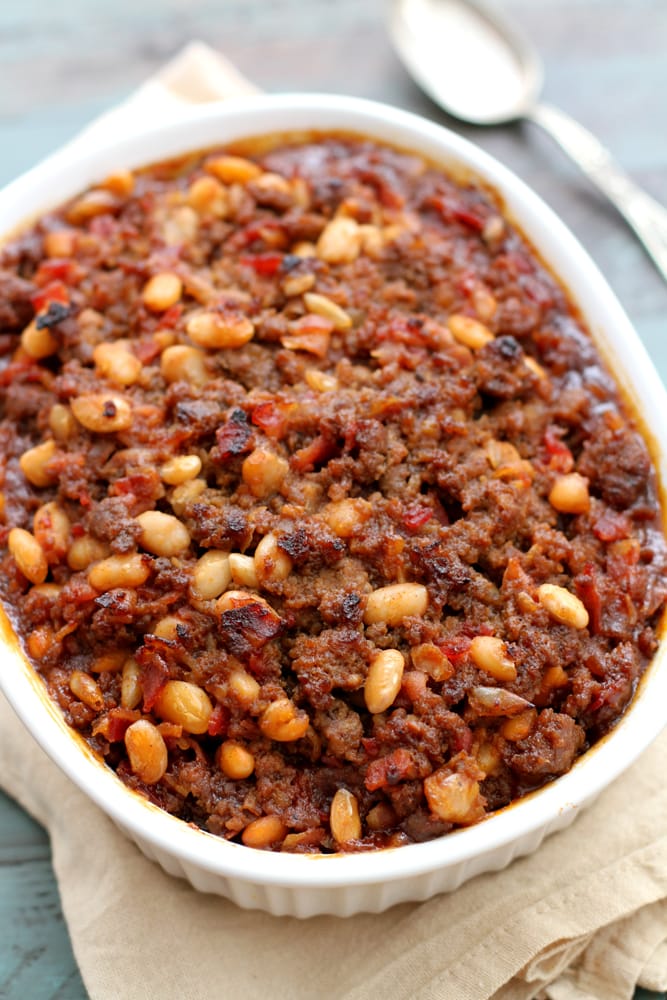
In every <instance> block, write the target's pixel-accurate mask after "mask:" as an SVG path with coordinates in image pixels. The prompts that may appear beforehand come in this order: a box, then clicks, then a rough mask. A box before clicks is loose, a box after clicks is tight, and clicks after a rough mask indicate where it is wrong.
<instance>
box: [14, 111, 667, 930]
mask: <svg viewBox="0 0 667 1000" xmlns="http://www.w3.org/2000/svg"><path fill="white" fill-rule="evenodd" d="M301 129H303V130H311V129H316V130H318V131H327V130H346V131H352V132H357V133H361V134H364V135H368V136H372V137H375V138H378V139H382V140H386V141H388V142H390V143H393V144H395V145H398V146H400V147H402V148H405V149H411V150H415V151H417V152H419V153H421V154H423V155H425V156H426V157H428V158H430V159H433V160H435V161H438V162H441V163H442V164H443V165H445V166H449V167H451V168H453V169H454V170H456V171H458V172H460V171H461V170H463V171H464V172H465V171H472V173H473V174H475V175H476V176H478V177H481V178H482V179H484V180H485V181H487V182H488V183H490V185H491V186H492V187H493V188H495V189H496V191H497V192H498V193H499V194H500V195H501V197H502V198H503V200H504V202H505V204H506V206H507V212H508V214H509V215H510V217H511V218H512V219H514V220H515V221H517V222H518V223H519V225H520V227H521V228H522V229H523V231H524V232H525V233H526V234H527V235H528V237H529V238H530V239H531V241H532V242H533V243H534V245H535V247H536V248H537V249H538V251H539V252H540V254H541V255H542V256H543V258H544V260H545V261H546V262H547V263H548V264H549V265H550V266H551V268H552V269H553V271H554V272H555V273H556V274H557V275H558V276H559V277H560V279H561V280H562V281H563V282H564V284H565V285H566V286H567V288H568V289H569V290H570V292H571V294H572V297H573V299H574V300H575V302H576V303H577V304H578V306H579V308H580V309H581V312H582V315H583V317H584V318H585V320H586V322H587V323H588V325H589V328H590V329H591V331H592V333H593V335H594V337H595V339H596V341H597V344H598V347H599V348H600V350H601V352H602V354H603V356H604V357H605V358H606V359H607V361H608V363H609V364H610V366H611V367H612V369H613V371H614V373H615V375H616V377H617V380H618V381H619V383H620V384H621V386H622V388H623V390H624V392H625V393H626V394H627V396H628V397H629V398H630V400H631V403H632V405H633V407H634V408H635V409H636V411H637V412H638V413H639V415H640V418H641V419H642V420H643V421H644V422H645V426H646V427H647V428H649V434H650V437H649V443H650V446H651V450H652V452H653V457H654V460H655V461H656V464H657V466H658V473H659V476H660V480H661V482H662V483H665V482H666V481H667V476H666V472H667V469H666V463H667V423H666V422H665V421H664V419H662V415H664V413H666V412H667V395H666V394H665V391H664V388H663V386H662V384H661V382H660V380H659V378H658V376H657V374H656V372H655V370H654V368H653V367H652V365H651V362H650V360H649V358H648V356H647V354H646V352H645V350H644V348H643V346H642V344H641V343H640V341H639V339H638V337H637V335H636V333H635V331H634V330H633V328H632V326H631V325H630V323H629V321H628V319H627V317H626V316H625V314H624V313H623V310H622V309H621V307H620V305H619V303H618V301H617V300H616V298H615V297H614V295H613V293H612V292H611V290H610V289H609V287H608V285H607V284H606V282H605V281H604V279H603V278H602V276H601V274H600V273H599V271H598V270H597V268H596V267H595V265H594V264H593V263H592V261H591V260H590V258H589V257H588V256H587V254H586V253H585V252H584V250H583V249H582V247H581V246H580V244H579V243H578V242H577V241H576V239H575V238H574V237H573V236H572V234H571V233H570V232H569V231H568V230H567V229H566V228H565V226H564V225H563V223H562V222H561V221H560V219H558V218H557V217H556V216H555V215H554V213H553V212H552V211H551V210H550V209H549V208H548V207H547V206H546V205H545V204H544V202H542V201H541V200H540V199H539V198H538V197H537V195H535V194H534V193H533V192H532V191H531V190H530V189H529V188H527V187H526V186H525V185H524V184H523V183H522V182H521V181H520V180H519V179H518V178H517V177H515V176H514V175H513V174H512V173H510V172H509V171H508V170H507V169H506V168H505V167H503V166H502V165H501V164H500V163H498V162H497V161H496V160H494V159H492V158H491V157H490V156H488V155H487V154H485V153H484V152H482V151H481V150H479V149H478V148H476V147H475V146H473V145H471V144H470V143H468V142H466V141H465V140H463V139H461V138H460V137H459V136H457V135H455V134H453V133H451V132H449V131H447V130H446V129H444V128H441V127H439V126H437V125H434V124H432V123H430V122H427V121H425V120H423V119H421V118H418V117H416V116H414V115H410V114H407V113H406V112H403V111H399V110H396V109H394V108H391V107H387V106H384V105H381V104H375V103H371V102H368V101H362V100H357V99H353V98H348V97H335V96H329V95H326V96H321V95H287V96H278V97H269V96H259V97H252V98H243V99H239V100H234V101H226V102H224V103H220V104H212V105H207V106H203V107H197V108H194V109H192V110H188V111H187V112H185V113H182V114H180V115H178V116H174V119H173V121H171V122H170V123H169V124H167V125H162V126H160V127H157V128H153V129H151V128H150V126H149V124H147V128H146V130H145V131H144V132H142V133H141V134H136V135H131V136H127V137H125V138H124V139H123V140H122V141H119V142H114V143H113V144H110V145H107V146H99V147H98V148H95V149H93V150H92V151H89V152H81V151H78V150H77V149H76V148H72V149H69V150H68V149H65V150H63V151H62V152H60V153H58V154H56V155H55V156H53V157H51V158H50V159H48V160H46V161H45V162H44V163H42V164H40V165H39V166H37V167H35V168H34V169H33V170H31V171H29V172H28V173H27V174H25V175H24V176H23V177H21V178H19V179H18V180H16V181H15V182H14V183H12V184H10V185H9V186H8V187H7V188H5V190H4V191H2V192H0V234H11V232H12V231H13V230H16V228H18V227H20V226H21V225H22V224H25V223H27V222H29V221H30V220H31V219H33V218H34V217H35V216H37V215H39V214H41V213H42V212H44V211H45V210H47V209H49V208H52V207H54V206H55V205H57V204H58V203H60V202H62V201H63V200H65V199H67V198H69V197H71V196H72V195H74V194H75V193H77V192H78V191H80V190H81V189H83V188H85V187H86V186H87V185H89V184H90V183H92V182H94V181H97V180H99V179H100V178H102V177H104V176H105V175H107V174H109V173H110V172H111V171H112V170H114V169H116V168H120V167H136V166H139V165H142V164H147V163H150V162H154V161H157V160H160V159H163V158H165V157H168V156H172V155H175V154H178V153H181V152H185V151H186V150H189V149H198V148H202V147H206V146H211V145H214V144H219V143H224V142H227V141H231V140H235V139H240V138H244V137H249V136H257V135H261V134H266V133H275V132H281V131H295V130H301ZM1 618H2V620H1V621H0V626H2V627H1V628H0V633H1V634H0V683H1V686H2V689H3V690H4V692H5V694H6V695H7V698H8V699H9V701H10V702H11V703H12V705H13V706H14V709H15V710H16V712H17V713H18V715H19V716H20V717H21V719H22V720H23V722H24V723H25V725H26V727H27V728H28V729H29V730H30V732H31V733H32V735H33V736H34V737H35V739H36V740H37V741H38V742H39V743H40V744H41V746H42V747H43V748H44V750H45V751H46V752H47V753H48V754H49V756H50V757H51V758H52V759H53V760H54V761H55V762H56V763H57V764H58V765H59V766H60V767H61V768H62V770H63V771H64V772H65V773H66V774H67V775H69V777H70V778H71V779H72V781H74V782H75V783H76V784H77V785H78V786H79V787H80V788H81V789H82V790H83V791H84V792H85V793H86V794H87V795H89V796H90V798H91V799H93V800H94V801H95V802H96V803H97V804H98V805H99V806H100V808H101V809H103V810H104V811H105V812H106V813H107V814H108V815H109V816H110V817H111V818H112V819H113V820H114V821H115V822H116V823H117V824H118V826H119V827H121V828H122V829H123V830H124V831H125V832H126V833H127V834H128V836H130V837H131V838H132V839H133V840H134V841H135V842H136V843H137V844H138V845H139V847H140V848H141V850H142V851H143V852H144V853H145V854H146V855H147V856H148V857H150V858H153V859H154V860H155V861H157V862H159V863H160V864H161V865H162V866H163V867H164V868H165V869H166V870H167V871H168V872H170V873H171V874H173V875H178V876H181V877H185V878H187V879H188V880H189V881H190V882H191V883H192V885H193V886H194V887H195V888H196V889H199V890H201V891H203V892H212V893H218V894H220V895H223V896H227V897H229V898H230V899H232V900H234V901H235V902H236V903H238V904H239V905H240V906H244V907H259V908H261V909H265V910H268V911H269V912H271V913H274V914H291V915H294V916H299V917H308V916H311V915H314V914H318V913H329V914H336V915H338V916H346V915H349V914H353V913H356V912H358V911H361V910H370V911H380V910H383V909H385V908H386V907H389V906H392V905H393V904H395V903H400V902H405V901H408V900H420V899H426V898H428V897H430V896H432V895H434V894H435V893H438V892H443V891H447V890H451V889H455V888H456V887H457V886H459V885H460V884H461V883H462V882H464V881H465V880H466V879H469V878H471V877H472V876H473V875H477V874H479V873H480V872H484V871H489V870H492V869H498V868H502V867H504V866H505V865H507V864H508V863H509V862H510V861H512V860H513V859H514V858H516V857H517V856H519V855H522V854H527V853H529V852H530V851H533V850H534V849H535V848H537V847H538V846H539V844H540V843H541V841H542V840H543V838H544V837H545V836H547V835H548V834H550V833H553V832H554V831H556V830H559V829H561V828H563V827H565V826H567V825H568V824H569V823H571V822H572V820H573V819H574V817H575V816H576V814H577V812H578V810H579V809H581V808H582V807H583V806H585V805H586V804H587V803H589V802H591V801H592V800H593V799H594V798H595V796H596V795H597V794H598V793H599V792H600V791H601V790H602V789H603V788H604V787H605V786H606V785H607V784H609V783H610V782H611V781H612V780H613V779H614V778H615V777H617V776H618V775H619V774H620V773H621V772H622V771H623V770H624V769H625V768H626V767H628V766H629V765H630V764H631V763H632V762H633V761H634V760H635V759H636V758H637V757H638V756H639V754H640V753H641V751H642V750H644V749H645V748H646V747H647V746H648V744H649V743H650V742H651V741H652V740H653V739H654V738H655V737H656V736H657V734H658V733H659V731H660V730H661V729H662V727H663V725H664V724H665V721H666V720H667V712H666V711H665V709H664V706H665V704H667V662H666V658H667V653H666V650H665V642H664V641H663V642H662V644H661V647H660V649H659V651H658V653H657V655H656V657H655V659H654V661H653V663H652V665H651V667H650V668H649V670H648V671H647V673H646V675H645V677H644V680H643V681H642V684H641V685H640V688H639V690H638V692H637V695H636V697H635V699H634V701H633V703H632V705H631V707H630V708H629V710H628V711H627V713H626V714H625V716H624V717H623V719H622V720H621V721H620V723H619V724H618V725H617V726H616V728H615V729H614V731H613V732H612V733H611V734H610V735H609V736H608V737H607V738H606V739H605V740H603V741H602V742H601V743H600V744H598V745H597V746H596V747H595V748H594V749H593V750H592V751H590V752H589V753H587V754H586V755H584V756H583V757H582V758H581V759H580V760H579V761H578V762H577V763H576V764H575V766H574V767H573V769H572V770H571V771H570V773H568V774H567V775H565V776H563V777H561V778H559V779H558V780H557V781H555V782H553V783H552V784H550V785H548V786H546V787H544V788H542V789H541V790H540V791H538V792H536V793H534V794H532V795H531V796H528V797H527V798H526V799H524V800H522V801H520V802H518V803H517V804H515V805H513V806H511V807H509V808H507V809H504V810H502V811H501V812H499V813H497V814H496V815H494V816H492V817H490V818H489V819H487V820H485V821H484V822H482V823H480V824H479V825H477V826H473V827H470V828H468V829H464V830H459V831H457V832H455V833H452V834H449V835H448V836H446V837H443V838H440V839H438V840H433V841H430V842H428V843H424V844H415V845H412V846H408V847H401V848H398V849H393V850H387V851H378V852H375V853H370V854H368V853H365V854H361V855H338V856H329V857H323V856H307V855H306V856H300V855H290V854H272V853H265V852H261V851H256V850H252V849H250V848H247V847H243V846H239V845H237V844H232V843H228V842H226V841H224V840H222V839H220V838H218V837H214V836H212V835H210V834H207V833H204V832H202V831H200V830H196V829H193V828H191V827H190V826H188V825H187V824H186V823H183V822H182V821H180V820H178V819H175V818H173V817H171V816H169V815H168V814H167V813H165V812H162V811H161V810H160V809H157V808H156V807H154V806H152V805H150V804H149V803H147V802H146V801H145V800H144V799H142V798H141V797H140V796H138V795H136V794H135V793H133V792H132V791H130V790H128V789H127V788H126V787H125V785H123V784H122V782H121V781H120V780H119V779H117V778H116V776H115V775H114V774H113V772H112V771H111V770H109V769H108V768H107V767H106V766H105V765H104V764H102V763H100V762H99V761H98V760H97V759H96V758H95V757H94V755H93V754H92V753H91V752H90V751H89V750H88V748H87V747H86V745H85V744H84V743H83V741H82V740H81V739H80V738H78V737H77V736H76V735H73V733H72V732H71V731H70V730H69V729H68V727H67V726H66V725H65V723H64V721H63V720H62V718H61V716H60V714H59V711H58V709H57V708H56V707H55V706H54V705H52V704H51V702H50V701H49V699H48V697H47V696H46V694H45V691H44V688H43V685H42V683H41V681H40V680H39V678H38V677H37V676H36V674H35V673H34V671H33V670H32V668H31V667H30V666H29V664H28V663H27V661H26V660H25V657H24V656H23V654H22V653H21V651H20V648H19V645H18V642H17V640H16V637H15V636H14V634H13V633H12V631H11V628H10V626H9V624H8V622H7V621H6V619H5V618H4V615H2V616H1ZM110 860H111V859H110Z"/></svg>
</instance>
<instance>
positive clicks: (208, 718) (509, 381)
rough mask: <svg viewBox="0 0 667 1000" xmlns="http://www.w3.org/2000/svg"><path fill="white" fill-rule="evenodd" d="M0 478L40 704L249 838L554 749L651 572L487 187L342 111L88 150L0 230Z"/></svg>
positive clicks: (371, 830)
mask: <svg viewBox="0 0 667 1000" xmlns="http://www.w3.org/2000/svg"><path fill="white" fill-rule="evenodd" d="M258 149H261V151H260V152H257V150H258ZM253 150H255V151H254V152H253ZM0 491H1V492H0V514H1V522H2V523H1V524H0V544H1V545H2V550H1V551H2V556H1V570H2V572H1V574H0V593H1V595H2V598H3V601H4V605H5V607H6V609H7V612H8V614H9V615H10V617H11V619H12V620H13V622H14V624H15V626H16V629H17V631H18V632H19V634H20V635H21V636H23V637H24V642H25V648H26V651H27V654H28V656H29V657H30V659H31V660H32V662H33V663H34V665H35V667H36V669H37V670H38V671H39V673H40V674H41V676H42V678H43V679H44V682H45V684H46V686H47V688H48V691H49V693H50V695H51V696H52V698H53V699H54V700H55V701H56V702H57V703H58V705H59V706H60V708H61V709H62V711H63V714H64V716H65V718H66V720H67V722H68V723H69V724H70V725H71V726H72V727H74V728H75V729H76V730H78V731H79V732H80V733H81V734H82V735H83V736H84V737H85V738H86V740H87V741H88V743H89V744H90V746H91V747H92V748H93V749H94V750H95V751H96V752H97V753H98V754H99V755H100V757H101V758H102V759H103V760H105V761H106V763H107V764H108V765H109V766H110V767H112V768H113V769H114V770H115V771H116V772H117V774H118V775H119V777H120V778H121V779H122V780H123V781H124V782H126V784H127V785H129V786H130V787H131V788H133V789H135V790H136V791H137V792H139V793H140V794H142V795H144V796H147V797H148V798H150V799H151V800H152V801H154V802H156V803H157V804H159V805H160V806H162V807H163V808H164V809H166V810H168V811H169V812H171V813H173V814H175V815H177V816H180V817H181V818H183V819H184V820H186V821H187V822H191V823H195V824H198V825H200V826H201V827H203V828H204V829H207V830H209V831H211V832H213V833H215V834H218V835H220V836H221V837H225V838H228V839H238V840H239V841H241V842H243V843H245V844H246V845H248V846H251V847H261V848H266V849H272V850H285V851H294V852H302V853H312V852H325V853H327V852H331V851H335V850H343V851H360V850H368V849H372V848H379V847H386V846H398V845H401V844H406V843H411V842H418V841H422V840H426V839H429V838H432V837H437V836H441V835H442V834H445V833H447V832H448V831H449V830H451V829H452V828H455V827H458V826H465V825H469V824H471V823H475V822H478V821H479V820H481V819H483V818H484V816H486V815H488V813H490V812H492V811H493V810H496V809H498V808H501V807H503V806H505V805H508V804H509V803H511V802H513V801H514V800H515V799H517V798H518V797H520V796H521V795H522V794H524V793H525V792H527V791H529V790H532V789H534V788H537V787H539V786H540V785H542V784H544V783H545V782H546V781H550V780H552V779H554V778H556V777H558V775H561V774H564V773H565V772H566V771H568V770H569V768H570V767H571V766H572V765H573V763H574V762H575V760H576V758H577V757H578V756H579V755H580V754H581V753H582V752H584V751H585V750H586V749H587V748H588V747H590V746H591V745H592V744H593V743H594V742H595V741H596V740H598V739H599V738H600V736H602V735H603V734H604V733H606V732H607V731H608V730H609V729H610V728H611V727H612V726H613V725H614V723H615V722H616V721H617V720H618V718H619V716H620V715H621V714H622V713H623V711H624V709H625V707H626V706H627V704H628V702H629V700H630V699H631V697H632V695H633V691H634V689H635V687H636V684H637V682H638V680H639V678H640V676H641V674H642V672H643V671H644V669H645V668H646V665H647V663H648V662H649V660H650V658H651V656H652V654H653V652H654V650H655V648H656V643H657V640H656V629H657V626H658V622H659V618H660V615H661V613H662V609H663V606H664V603H665V598H666V596H667V583H666V576H665V566H666V548H665V541H664V536H663V531H662V528H661V515H660V508H659V504H658V499H657V488H656V478H655V472H654V469H653V466H652V463H651V460H650V456H649V453H648V450H647V447H646V444H645V442H644V440H643V438H642V436H641V434H640V433H639V432H638V430H637V428H636V426H635V424H634V423H633V419H632V415H631V414H630V413H629V412H628V410H627V408H626V407H625V406H624V404H623V403H622V402H621V400H620V398H619V395H618V392H617V390H616V388H615V385H614V383H613V380H612V379H611V378H610V376H609V374H608V373H607V372H606V371H605V370H604V368H603V366H602V363H601V361H600V358H599V357H598V354H597V352H596V349H595V347H594V345H593V343H592V341H591V339H590V337H589V336H588V333H587V332H586V330H585V329H584V327H583V326H582V324H581V322H580V321H579V319H578V317H577V315H576V312H575V310H574V309H573V307H572V305H571V304H570V302H569V301H568V299H567V296H566V295H565V293H564V292H563V290H562V289H561V288H560V286H559V285H558V284H557V283H556V282H555V281H554V279H553V278H552V277H551V276H550V275H549V273H548V272H547V271H546V270H545V269H544V268H543V267H542V266H541V264H540V263H539V260H538V259H537V256H536V254H535V253H534V252H533V251H532V249H531V248H530V246H529V245H528V244H527V242H526V241H525V240H524V239H523V237H522V236H521V235H520V234H519V233H518V232H517V231H516V230H515V229H513V228H512V227H511V226H510V225H509V224H508V222H507V221H506V220H504V219H503V217H502V213H501V211H500V210H499V207H498V205H497V204H496V203H495V201H494V199H493V197H492V196H491V195H490V194H489V193H488V192H485V191H483V190H481V189H480V188H478V187H476V186H475V185H473V184H459V183H457V182H456V181H454V180H453V179H451V178H449V177H448V176H446V175H445V174H444V173H443V172H442V170H440V169H437V168H435V167H433V166H431V165H429V164H427V163H425V162H424V161H423V160H421V159H420V158H419V157H416V156H411V155H408V154H405V153H401V152H397V151H395V150H392V149H390V148H387V147H384V146H381V145H379V144H376V143H373V142H370V141H364V140H360V139H357V138H346V137H342V136H329V137H326V136H325V137H319V138H313V139H312V140H309V141H305V140H303V139H301V140H300V141H298V142H297V141H294V142H290V141H289V140H287V139H283V140H276V142H275V143H274V144H273V146H271V145H270V144H269V145H267V144H263V146H262V147H252V146H250V147H248V148H245V149H234V150H222V149H220V150H214V151H209V152H206V153H202V154H196V155H192V156H188V157H184V158H182V159H180V160H178V161H172V162H169V163H163V164H159V165H157V166H154V167H151V168H147V169H145V170H141V171H136V172H134V173H129V172H127V171H121V172H119V173H117V174H115V175H113V176H112V177H109V178H107V179H106V180H105V181H104V182H102V183H101V184H99V185H98V186H96V187H94V188H91V189H90V190H89V191H87V192H85V193H84V194H83V195H81V196H79V197H78V198H76V199H73V200H72V201H70V202H69V203H68V204H67V205H65V206H64V207H63V208H61V209H59V210H57V211H55V212H52V213H51V214H49V215H47V216H45V217H44V218H42V219H41V220H40V221H39V222H38V223H36V224H35V225H34V226H33V227H32V228H31V229H30V231H29V232H28V233H27V234H25V235H23V236H20V237H17V238H15V239H14V240H13V241H12V242H10V243H9V244H8V245H7V246H6V247H5V248H4V250H2V251H0Z"/></svg>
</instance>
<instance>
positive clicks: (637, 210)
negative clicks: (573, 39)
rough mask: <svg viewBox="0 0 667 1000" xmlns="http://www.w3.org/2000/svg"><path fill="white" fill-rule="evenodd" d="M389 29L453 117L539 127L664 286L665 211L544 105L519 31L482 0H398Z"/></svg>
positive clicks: (533, 57) (533, 61) (536, 70)
mask: <svg viewBox="0 0 667 1000" xmlns="http://www.w3.org/2000/svg"><path fill="white" fill-rule="evenodd" d="M389 27H390V33H391V36H392V40H393V42H394V46H395V47H396V50H397V52H398V54H399V56H400V58H401V59H402V61H403V63H404V64H405V66H406V68H407V69H408V71H409V72H410V73H411V74H412V76H413V77H414V79H415V80H416V81H417V82H418V83H419V85H420V86H421V87H422V89H423V90H424V91H425V92H426V93H427V94H428V95H429V96H430V97H431V98H432V99H433V100H434V101H435V102H436V104H439V105H440V107H442V108H443V109H444V110H445V111H447V112H449V114H451V115H453V116H454V117H456V118H459V119H461V120H462V121H465V122H469V123H471V124H473V125H498V124H501V123H503V122H510V121H514V120H516V119H518V118H527V119H529V120H530V121H532V122H535V123H536V124H537V125H541V126H542V128H543V129H545V130H546V131H547V132H548V133H549V134H550V135H551V136H552V138H553V139H555V140H556V142H557V143H558V144H559V145H560V146H561V147H562V148H563V149H564V150H565V152H566V153H567V154H568V155H569V156H570V157H571V158H572V159H573V160H574V162H575V163H576V164H578V166H579V167H580V168H581V169H582V170H583V172H584V173H585V174H586V176H587V177H588V178H589V179H590V180H591V181H592V182H593V184H595V185H596V186H597V187H598V188H599V190H600V191H602V193H603V194H605V195H606V196H607V198H609V200H610V201H611V202H612V203H613V204H614V205H615V206H616V208H617V209H618V211H619V212H620V213H621V215H622V216H623V218H624V219H625V221H626V222H627V223H628V224H629V225H630V226H631V227H632V229H634V231H635V233H636V234H637V236H638V237H639V240H640V242H641V243H642V244H643V246H644V248H645V250H646V252H647V253H648V254H649V256H650V257H651V259H652V260H653V262H654V264H655V266H656V267H657V268H658V270H659V271H660V273H661V274H662V276H663V278H664V279H665V280H666V281H667V209H665V208H664V206H663V205H661V204H660V203H659V202H657V201H656V200H655V199H654V198H652V197H651V196H650V195H648V194H646V192H645V191H642V189H641V188H640V187H638V186H637V184H635V182H634V181H633V180H631V179H630V177H628V175H627V174H626V173H625V172H624V171H623V170H622V169H621V168H620V167H619V166H618V165H617V164H616V163H614V160H613V157H612V155H611V153H610V152H609V150H607V149H605V147H604V146H603V145H602V144H601V143H600V142H599V141H598V140H597V139H596V138H595V136H594V135H592V134H591V133H590V132H589V131H588V130H587V129H585V128H584V127H583V126H582V125H580V124H579V123H578V122H576V121H574V119H572V118H570V117H569V115H566V114H565V113H564V112H563V111H560V110H559V109H558V108H554V107H552V106H551V105H549V104H542V103H540V102H539V100H538V98H539V94H540V90H541V88H542V79H543V72H542V65H541V63H540V60H539V57H538V56H537V53H536V52H535V51H534V50H533V48H532V47H531V45H530V44H529V43H528V42H527V41H526V39H525V38H523V37H521V36H520V34H519V33H518V31H517V29H516V28H515V27H514V26H512V25H510V24H509V23H508V22H507V21H506V20H505V18H503V17H501V15H500V14H499V13H498V12H497V11H496V10H492V9H491V7H489V6H487V4H486V3H484V2H483V0H393V5H392V9H391V17H390V22H389Z"/></svg>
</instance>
